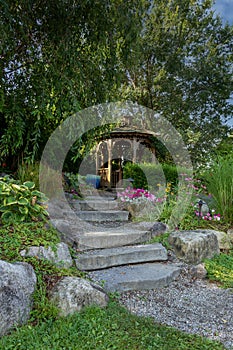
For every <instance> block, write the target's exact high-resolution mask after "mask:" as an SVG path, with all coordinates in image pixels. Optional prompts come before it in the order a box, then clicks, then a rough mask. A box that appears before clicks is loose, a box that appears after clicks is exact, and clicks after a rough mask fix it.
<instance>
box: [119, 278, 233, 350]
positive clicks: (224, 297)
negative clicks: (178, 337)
mask: <svg viewBox="0 0 233 350" xmlns="http://www.w3.org/2000/svg"><path fill="white" fill-rule="evenodd" d="M120 302H121V303H122V304H123V305H125V306H126V307H127V308H128V309H129V310H130V311H131V312H132V313H135V314H137V315H140V316H142V315H144V316H151V317H153V318H154V319H155V321H156V322H158V323H161V324H165V325H168V326H172V327H174V328H177V329H179V330H181V331H184V332H187V333H193V334H198V335H201V336H205V337H208V338H210V339H212V340H218V341H221V342H222V343H223V344H224V345H225V347H226V348H228V349H233V289H227V290H224V289H220V288H218V287H217V286H216V285H215V284H212V283H209V282H208V281H207V280H193V279H192V278H190V277H189V276H188V274H187V272H184V273H183V274H182V275H181V276H180V277H179V278H178V279H177V280H176V281H174V282H172V283H171V284H169V286H168V287H165V288H161V289H156V290H148V291H139V292H138V291H137V292H136V291H133V292H125V293H122V294H121V297H120Z"/></svg>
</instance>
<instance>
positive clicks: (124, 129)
mask: <svg viewBox="0 0 233 350" xmlns="http://www.w3.org/2000/svg"><path fill="white" fill-rule="evenodd" d="M152 136H158V134H156V133H154V132H152V131H149V130H146V129H140V128H138V127H133V126H130V125H129V123H125V124H123V125H122V126H120V127H118V128H115V129H114V130H113V131H111V132H110V135H109V136H108V137H107V138H106V139H103V140H101V141H100V142H99V144H98V145H97V147H96V174H97V175H100V176H101V186H102V187H116V185H117V184H118V183H119V182H120V181H122V180H123V166H124V163H125V162H126V161H131V162H133V163H139V162H140V161H142V160H144V159H145V153H146V161H147V162H151V163H154V162H155V161H156V149H155V147H154V143H153V140H152Z"/></svg>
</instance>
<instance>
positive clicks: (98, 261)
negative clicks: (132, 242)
mask: <svg viewBox="0 0 233 350" xmlns="http://www.w3.org/2000/svg"><path fill="white" fill-rule="evenodd" d="M166 260H167V250H166V249H165V248H164V247H163V246H162V244H160V243H155V244H144V245H137V246H126V247H121V248H109V249H101V250H95V251H92V252H87V253H84V254H79V256H78V257H77V259H75V263H76V266H77V268H78V269H79V270H84V271H85V270H86V271H90V270H99V269H103V268H107V267H112V266H119V265H127V264H133V263H142V262H150V261H166Z"/></svg>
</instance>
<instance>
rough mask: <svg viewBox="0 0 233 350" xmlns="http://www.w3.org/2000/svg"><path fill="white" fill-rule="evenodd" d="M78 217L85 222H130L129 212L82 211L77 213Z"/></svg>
mask: <svg viewBox="0 0 233 350" xmlns="http://www.w3.org/2000/svg"><path fill="white" fill-rule="evenodd" d="M76 215H77V216H78V217H79V218H80V219H81V220H85V221H95V222H101V221H107V222H109V221H128V218H129V213H128V212H127V211H121V210H107V211H100V210H98V211H97V210H96V211H90V210H82V211H78V212H76Z"/></svg>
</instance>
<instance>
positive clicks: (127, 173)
mask: <svg viewBox="0 0 233 350" xmlns="http://www.w3.org/2000/svg"><path fill="white" fill-rule="evenodd" d="M178 171H179V172H180V173H187V174H189V171H188V170H187V169H183V168H178V169H177V168H176V166H174V165H171V164H166V163H164V164H151V163H143V164H133V163H127V164H126V165H125V166H124V178H125V179H127V178H130V177H131V178H133V179H134V182H133V187H134V188H144V189H157V188H158V184H160V183H161V182H165V183H171V184H172V187H174V186H176V185H177V182H178ZM165 183H164V185H165Z"/></svg>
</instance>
